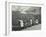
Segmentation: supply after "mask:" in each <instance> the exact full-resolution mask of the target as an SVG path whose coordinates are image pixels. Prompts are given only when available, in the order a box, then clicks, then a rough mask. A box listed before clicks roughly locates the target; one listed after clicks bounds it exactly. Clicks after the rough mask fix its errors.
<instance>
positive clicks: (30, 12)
mask: <svg viewBox="0 0 46 37" xmlns="http://www.w3.org/2000/svg"><path fill="white" fill-rule="evenodd" d="M11 11H12V31H27V30H41V7H35V6H16V5H12V8H11Z"/></svg>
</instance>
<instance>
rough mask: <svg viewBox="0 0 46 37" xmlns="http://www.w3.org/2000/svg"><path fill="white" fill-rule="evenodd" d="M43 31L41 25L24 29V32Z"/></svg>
mask: <svg viewBox="0 0 46 37" xmlns="http://www.w3.org/2000/svg"><path fill="white" fill-rule="evenodd" d="M40 29H41V24H39V25H34V26H32V27H28V28H26V29H23V30H40Z"/></svg>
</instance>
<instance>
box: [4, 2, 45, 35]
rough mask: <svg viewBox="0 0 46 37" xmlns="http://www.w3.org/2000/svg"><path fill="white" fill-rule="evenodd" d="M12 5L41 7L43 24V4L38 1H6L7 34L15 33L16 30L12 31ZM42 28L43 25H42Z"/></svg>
mask: <svg viewBox="0 0 46 37" xmlns="http://www.w3.org/2000/svg"><path fill="white" fill-rule="evenodd" d="M12 5H15V6H16V5H17V6H18V5H19V6H33V7H41V24H42V13H43V8H44V5H43V4H36V3H19V2H5V11H6V12H5V35H8V34H10V33H11V34H15V31H12V26H11V25H12V13H11V7H12ZM41 30H42V27H41Z"/></svg>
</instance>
